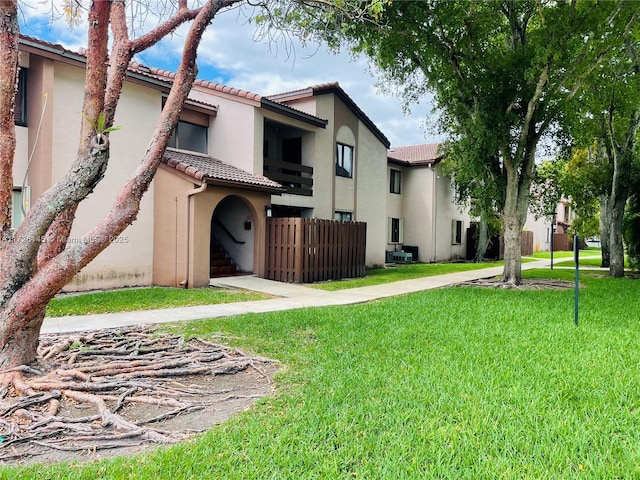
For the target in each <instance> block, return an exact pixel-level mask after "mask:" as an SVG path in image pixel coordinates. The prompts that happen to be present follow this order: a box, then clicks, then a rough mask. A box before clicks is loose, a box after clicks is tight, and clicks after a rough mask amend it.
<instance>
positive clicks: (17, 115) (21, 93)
mask: <svg viewBox="0 0 640 480" xmlns="http://www.w3.org/2000/svg"><path fill="white" fill-rule="evenodd" d="M15 102H16V106H15V110H14V112H13V119H14V122H15V124H16V125H21V126H26V125H27V69H26V68H21V69H20V73H19V74H18V91H17V92H16V100H15Z"/></svg>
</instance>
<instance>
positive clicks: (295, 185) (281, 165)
mask: <svg viewBox="0 0 640 480" xmlns="http://www.w3.org/2000/svg"><path fill="white" fill-rule="evenodd" d="M263 175H264V176H265V177H267V178H270V179H271V180H274V181H276V182H278V183H279V184H281V185H282V186H283V187H284V188H285V189H286V190H287V193H291V194H293V195H306V196H311V195H313V167H307V166H306V165H300V164H298V163H291V162H283V161H280V160H273V159H270V158H265V159H264V173H263Z"/></svg>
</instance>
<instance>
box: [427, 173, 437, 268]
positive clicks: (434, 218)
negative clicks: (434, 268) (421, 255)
mask: <svg viewBox="0 0 640 480" xmlns="http://www.w3.org/2000/svg"><path fill="white" fill-rule="evenodd" d="M429 170H431V173H432V177H433V180H432V183H433V192H432V197H433V202H431V205H432V206H433V210H432V213H431V246H432V247H433V255H432V258H431V262H432V263H436V262H437V260H438V256H437V250H436V239H437V232H436V228H437V226H438V192H437V185H438V184H437V182H436V179H437V177H436V169H435V168H433V165H432V164H431V163H430V164H429Z"/></svg>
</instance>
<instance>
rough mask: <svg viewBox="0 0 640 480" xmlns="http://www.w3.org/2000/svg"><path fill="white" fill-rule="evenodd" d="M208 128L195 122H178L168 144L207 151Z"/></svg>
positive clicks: (182, 148) (195, 150)
mask: <svg viewBox="0 0 640 480" xmlns="http://www.w3.org/2000/svg"><path fill="white" fill-rule="evenodd" d="M208 130H209V129H208V128H207V127H203V126H202V125H196V124H195V123H189V122H183V121H182V120H181V121H179V122H178V124H177V125H176V128H175V130H174V131H173V135H171V138H170V139H169V146H170V147H173V148H179V149H180V150H189V151H192V152H200V153H207V134H208Z"/></svg>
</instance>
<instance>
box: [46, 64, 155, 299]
mask: <svg viewBox="0 0 640 480" xmlns="http://www.w3.org/2000/svg"><path fill="white" fill-rule="evenodd" d="M83 85H84V70H83V69H81V68H77V67H73V66H70V65H66V64H62V63H57V64H56V67H55V87H54V91H53V99H51V98H50V101H51V100H53V105H52V107H53V112H54V114H53V132H52V133H53V139H52V144H53V159H52V163H53V168H52V171H53V181H54V182H55V181H57V180H58V179H59V178H61V177H62V175H63V174H64V173H65V172H66V171H67V170H68V169H69V167H70V165H71V164H72V162H73V161H74V160H75V154H76V149H77V144H78V132H79V129H80V120H81V113H80V112H81V108H82V92H83ZM160 107H161V97H160V93H159V92H157V91H154V90H152V89H149V88H145V87H143V86H140V85H135V84H130V83H127V84H125V86H124V89H123V92H122V96H121V99H120V104H119V107H118V112H117V115H116V120H115V124H116V125H122V126H123V127H124V128H123V129H122V130H118V131H116V132H112V133H111V135H110V140H111V155H110V160H109V166H108V169H107V172H106V174H105V176H104V178H103V180H102V181H101V182H100V184H99V185H98V186H97V187H96V189H95V191H94V192H93V193H92V194H91V195H90V196H89V197H88V198H87V199H86V200H85V201H84V202H82V203H81V205H80V206H79V208H78V212H77V215H76V220H75V222H74V227H73V230H72V232H71V238H70V240H71V241H74V240H77V239H79V238H81V237H82V235H84V234H85V233H86V232H87V231H88V230H89V229H90V228H91V227H92V226H93V225H95V223H96V222H97V221H98V220H99V219H101V218H103V217H104V216H105V215H106V214H107V213H108V211H109V210H110V208H111V206H112V204H113V202H114V200H115V198H116V195H117V193H118V191H119V190H120V188H121V187H122V185H123V184H124V183H125V181H126V180H127V179H128V178H129V177H130V176H131V175H132V174H133V172H134V171H135V168H136V167H137V165H138V164H139V162H140V159H141V158H142V156H143V154H144V152H145V150H146V147H147V144H148V141H149V139H150V138H151V134H152V131H153V127H154V124H155V122H156V120H157V118H158V115H159V113H160ZM151 190H153V185H152V186H151ZM151 196H152V192H147V194H146V195H145V197H144V198H143V200H142V203H141V206H140V213H139V214H138V217H137V219H136V221H135V222H134V223H133V225H132V226H130V227H129V228H127V229H126V230H125V231H124V232H123V233H122V234H121V235H120V236H119V237H117V238H114V241H113V242H112V243H111V245H109V247H107V249H106V250H105V251H104V252H102V253H101V254H100V255H98V256H97V257H96V258H95V259H94V260H93V261H92V262H91V263H90V264H89V265H87V266H86V267H85V268H84V269H83V270H82V271H81V272H79V273H78V275H76V277H74V279H73V280H72V281H71V282H70V284H69V285H68V286H67V287H66V289H67V290H88V289H95V288H112V287H121V286H131V285H149V284H151V282H152V265H153V251H152V235H153V202H152V200H151Z"/></svg>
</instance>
